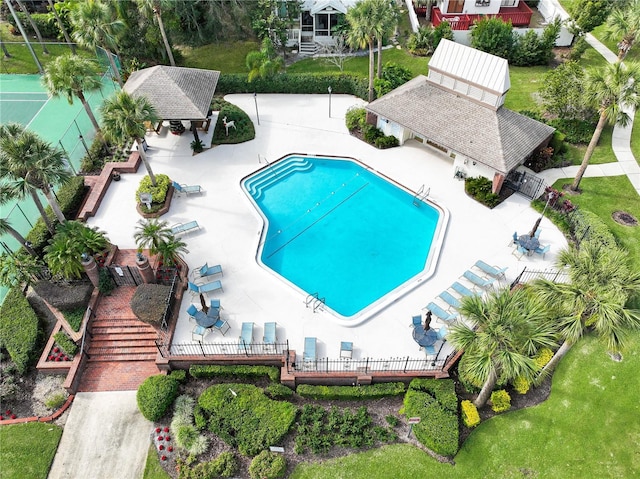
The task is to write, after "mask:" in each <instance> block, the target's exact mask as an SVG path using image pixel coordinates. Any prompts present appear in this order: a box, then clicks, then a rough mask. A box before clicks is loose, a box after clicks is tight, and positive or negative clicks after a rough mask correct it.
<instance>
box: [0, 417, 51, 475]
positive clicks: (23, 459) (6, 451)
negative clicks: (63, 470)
mask: <svg viewBox="0 0 640 479" xmlns="http://www.w3.org/2000/svg"><path fill="white" fill-rule="evenodd" d="M61 436H62V428H61V427H59V426H56V425H54V424H47V423H42V422H30V423H25V424H14V425H11V426H0V477H1V478H2V479H25V478H29V479H40V478H42V479H46V477H47V475H48V474H49V468H50V467H51V463H52V462H53V457H54V456H55V454H56V449H58V443H59V442H60V437H61Z"/></svg>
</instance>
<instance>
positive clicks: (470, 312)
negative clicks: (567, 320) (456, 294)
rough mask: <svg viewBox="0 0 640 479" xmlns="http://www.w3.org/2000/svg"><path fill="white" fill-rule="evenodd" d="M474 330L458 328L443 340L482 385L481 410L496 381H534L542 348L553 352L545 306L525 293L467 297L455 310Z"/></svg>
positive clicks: (478, 402) (460, 325) (463, 324)
mask: <svg viewBox="0 0 640 479" xmlns="http://www.w3.org/2000/svg"><path fill="white" fill-rule="evenodd" d="M459 311H460V314H461V315H462V316H464V317H465V318H467V319H468V320H469V321H470V322H471V323H473V326H469V325H468V324H467V323H466V322H460V323H458V324H456V325H455V326H454V327H453V328H452V329H451V331H450V333H449V335H448V336H447V340H448V341H450V342H451V344H453V345H454V346H455V347H456V348H458V349H463V350H464V359H465V362H466V365H467V372H468V373H469V374H470V375H471V377H472V378H473V380H474V381H476V382H478V383H482V384H483V386H482V389H481V390H480V393H479V394H478V397H477V398H476V400H475V402H474V403H475V405H476V406H477V407H481V406H483V405H484V404H485V403H486V402H487V399H489V396H490V395H491V391H492V390H493V388H494V387H495V385H496V383H497V381H498V378H504V379H506V380H510V379H514V378H516V377H518V376H522V377H525V378H527V379H532V378H533V376H534V374H535V373H536V371H537V369H536V365H535V362H534V361H533V359H532V357H533V356H534V355H535V353H536V352H537V351H538V350H539V349H540V348H543V347H553V346H555V329H554V327H553V323H551V322H550V321H549V316H548V314H547V310H546V308H545V306H544V304H543V303H542V302H541V301H539V300H538V299H537V298H536V297H535V296H533V295H531V294H530V292H529V291H527V290H526V289H518V290H514V291H509V290H508V289H503V290H499V291H491V292H489V293H488V294H487V295H486V298H484V299H483V298H481V297H479V296H473V297H465V298H464V299H463V300H462V305H461V307H460V309H459Z"/></svg>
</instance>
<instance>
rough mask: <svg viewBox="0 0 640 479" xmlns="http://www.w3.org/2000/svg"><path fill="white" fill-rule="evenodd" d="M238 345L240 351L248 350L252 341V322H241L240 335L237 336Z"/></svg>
mask: <svg viewBox="0 0 640 479" xmlns="http://www.w3.org/2000/svg"><path fill="white" fill-rule="evenodd" d="M238 343H239V344H238V347H239V348H240V350H242V351H249V350H250V349H251V344H252V343H253V323H252V322H249V323H242V329H241V331H240V337H239V338H238Z"/></svg>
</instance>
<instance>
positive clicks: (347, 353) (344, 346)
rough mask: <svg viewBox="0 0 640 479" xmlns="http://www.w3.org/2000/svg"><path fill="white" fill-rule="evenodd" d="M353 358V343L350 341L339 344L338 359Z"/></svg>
mask: <svg viewBox="0 0 640 479" xmlns="http://www.w3.org/2000/svg"><path fill="white" fill-rule="evenodd" d="M352 356H353V343H352V342H350V341H342V342H340V357H341V358H346V359H351V357H352Z"/></svg>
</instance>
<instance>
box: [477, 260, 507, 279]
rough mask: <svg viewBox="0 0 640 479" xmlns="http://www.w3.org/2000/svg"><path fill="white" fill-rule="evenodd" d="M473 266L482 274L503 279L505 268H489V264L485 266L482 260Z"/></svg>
mask: <svg viewBox="0 0 640 479" xmlns="http://www.w3.org/2000/svg"><path fill="white" fill-rule="evenodd" d="M473 266H475V267H476V268H478V269H479V270H480V271H482V272H483V273H487V274H488V275H490V276H493V277H494V278H504V277H505V276H504V272H505V271H506V270H507V268H498V267H496V266H491V265H490V264H487V263H485V262H484V261H482V260H478V261H476V264H474V265H473Z"/></svg>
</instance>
